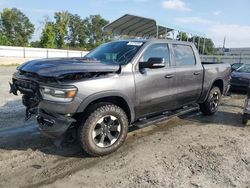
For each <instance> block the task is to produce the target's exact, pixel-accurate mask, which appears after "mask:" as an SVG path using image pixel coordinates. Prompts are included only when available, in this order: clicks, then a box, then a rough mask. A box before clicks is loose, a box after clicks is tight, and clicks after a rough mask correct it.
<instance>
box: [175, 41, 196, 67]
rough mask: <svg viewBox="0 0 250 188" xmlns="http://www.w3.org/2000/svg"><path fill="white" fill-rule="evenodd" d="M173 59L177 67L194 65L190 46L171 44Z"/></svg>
mask: <svg viewBox="0 0 250 188" xmlns="http://www.w3.org/2000/svg"><path fill="white" fill-rule="evenodd" d="M173 51H174V58H175V62H176V65H177V66H185V65H195V64H196V62H195V56H194V52H193V49H192V47H191V46H188V45H181V44H173Z"/></svg>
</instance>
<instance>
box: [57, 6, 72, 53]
mask: <svg viewBox="0 0 250 188" xmlns="http://www.w3.org/2000/svg"><path fill="white" fill-rule="evenodd" d="M54 18H55V20H56V22H55V33H56V44H57V47H58V48H63V47H64V45H65V39H66V38H67V34H68V27H69V21H70V14H69V13H68V12H67V11H63V12H56V13H55V16H54Z"/></svg>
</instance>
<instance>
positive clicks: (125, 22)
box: [103, 14, 173, 38]
mask: <svg viewBox="0 0 250 188" xmlns="http://www.w3.org/2000/svg"><path fill="white" fill-rule="evenodd" d="M103 30H104V31H105V32H111V33H113V34H116V35H128V36H133V37H148V38H150V37H156V38H158V37H159V36H162V35H166V34H167V33H168V32H170V31H173V29H171V28H167V27H164V26H160V25H157V23H156V21H155V20H153V19H149V18H144V17H140V16H134V15H130V14H125V15H124V16H122V17H121V18H119V19H117V20H115V21H113V22H111V23H110V24H108V25H106V26H104V28H103Z"/></svg>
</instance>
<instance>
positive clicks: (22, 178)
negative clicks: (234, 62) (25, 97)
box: [0, 67, 250, 188]
mask: <svg viewBox="0 0 250 188" xmlns="http://www.w3.org/2000/svg"><path fill="white" fill-rule="evenodd" d="M13 71H14V68H12V67H0V80H1V83H0V88H1V90H0V93H1V95H0V166H1V170H0V187H126V188H127V187H195V188H196V187H219V188H222V187H250V146H249V142H250V126H246V127H243V126H242V124H241V113H242V105H243V101H244V97H245V96H244V95H242V94H233V95H232V96H230V97H224V99H223V103H222V106H221V107H220V109H219V112H218V113H216V114H215V115H214V116H210V117H206V116H203V115H202V114H201V113H199V112H195V113H192V114H189V115H185V116H181V117H175V118H171V119H170V120H168V121H165V122H161V123H159V124H155V125H152V126H149V127H146V128H143V129H140V130H136V131H132V132H130V133H129V135H128V138H127V140H126V142H125V144H124V145H123V146H122V147H121V148H120V149H119V150H118V151H117V152H115V153H113V154H111V155H108V156H105V157H100V158H91V157H88V156H87V155H86V154H85V153H84V152H83V151H82V150H81V148H80V147H79V146H78V145H77V144H67V145H64V146H63V147H62V148H57V147H55V146H54V145H53V143H52V142H51V140H49V139H47V138H45V137H43V136H42V135H41V134H40V133H39V131H38V129H37V127H36V123H35V121H34V120H30V121H28V122H24V121H23V117H24V108H23V107H22V105H21V101H20V97H19V96H18V97H15V96H12V95H9V94H8V85H7V81H8V80H10V78H11V73H12V72H13Z"/></svg>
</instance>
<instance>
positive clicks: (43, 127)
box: [37, 109, 76, 138]
mask: <svg viewBox="0 0 250 188" xmlns="http://www.w3.org/2000/svg"><path fill="white" fill-rule="evenodd" d="M37 122H38V124H39V129H40V131H41V132H42V133H43V134H44V135H45V136H47V137H49V138H59V137H61V136H63V134H64V133H65V132H66V131H67V130H68V128H69V127H70V125H72V123H74V122H76V120H75V119H74V118H72V117H68V116H66V115H60V114H56V113H47V112H45V111H43V110H41V109H39V111H38V115H37Z"/></svg>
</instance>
